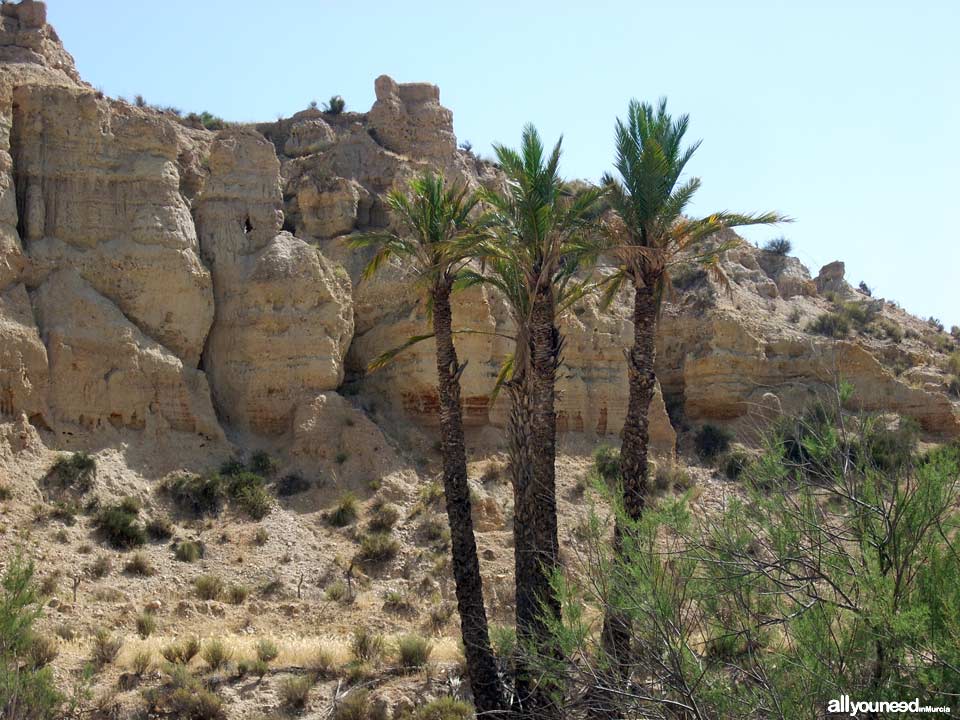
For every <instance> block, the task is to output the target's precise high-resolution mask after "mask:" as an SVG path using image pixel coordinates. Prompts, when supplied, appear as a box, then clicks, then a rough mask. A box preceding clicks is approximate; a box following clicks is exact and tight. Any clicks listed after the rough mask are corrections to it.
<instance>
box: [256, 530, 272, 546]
mask: <svg viewBox="0 0 960 720" xmlns="http://www.w3.org/2000/svg"><path fill="white" fill-rule="evenodd" d="M269 540H270V533H268V532H267V529H266V528H257V531H256V532H255V533H254V534H253V542H254V544H256V545H259V546H260V547H263V546H264V545H266V544H267V541H269Z"/></svg>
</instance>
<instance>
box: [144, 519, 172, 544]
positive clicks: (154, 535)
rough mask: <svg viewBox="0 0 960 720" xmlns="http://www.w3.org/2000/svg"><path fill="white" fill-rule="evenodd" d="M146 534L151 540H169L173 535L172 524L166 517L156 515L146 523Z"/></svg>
mask: <svg viewBox="0 0 960 720" xmlns="http://www.w3.org/2000/svg"><path fill="white" fill-rule="evenodd" d="M147 535H149V536H150V539H151V540H157V541H159V540H169V539H170V538H171V537H173V524H172V523H171V522H170V519H169V518H167V517H162V516H157V517H154V518H151V519H150V521H149V522H148V523H147Z"/></svg>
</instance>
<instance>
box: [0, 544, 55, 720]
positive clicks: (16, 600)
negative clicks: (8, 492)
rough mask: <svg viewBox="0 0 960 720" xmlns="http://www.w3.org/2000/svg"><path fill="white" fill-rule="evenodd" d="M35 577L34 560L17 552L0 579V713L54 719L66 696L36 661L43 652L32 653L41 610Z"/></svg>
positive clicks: (22, 719) (16, 718)
mask: <svg viewBox="0 0 960 720" xmlns="http://www.w3.org/2000/svg"><path fill="white" fill-rule="evenodd" d="M33 577H34V565H33V563H32V562H29V561H27V560H25V559H23V557H22V556H21V555H19V554H15V555H13V557H12V558H10V560H9V562H8V564H7V567H6V570H5V571H4V574H3V580H2V583H0V631H2V632H0V716H2V717H5V718H6V717H10V718H11V720H53V718H56V717H60V713H59V708H60V704H61V702H62V701H63V699H64V698H63V697H62V696H61V695H60V693H59V692H58V691H57V689H56V686H55V685H54V678H53V673H52V672H51V670H50V668H49V667H43V666H38V665H37V662H38V661H39V660H42V659H43V657H42V654H38V655H36V656H34V658H32V659H31V657H30V652H31V650H30V648H31V645H32V644H33V643H34V642H36V638H37V636H36V635H35V634H34V632H33V623H34V621H35V620H36V619H37V618H38V617H39V616H40V613H41V609H40V597H39V596H38V595H37V591H36V588H35V586H34V583H33ZM38 650H39V648H38V649H37V650H34V652H37V651H38ZM24 711H26V712H24ZM21 713H23V714H21Z"/></svg>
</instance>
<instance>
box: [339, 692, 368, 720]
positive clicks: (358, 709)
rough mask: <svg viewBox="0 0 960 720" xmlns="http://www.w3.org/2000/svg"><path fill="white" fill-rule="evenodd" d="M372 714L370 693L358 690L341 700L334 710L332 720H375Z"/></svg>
mask: <svg viewBox="0 0 960 720" xmlns="http://www.w3.org/2000/svg"><path fill="white" fill-rule="evenodd" d="M371 712H372V710H371V703H370V691H369V690H367V689H365V688H356V689H355V690H351V691H350V692H349V693H347V694H346V695H345V696H344V697H343V698H342V699H341V700H340V702H339V703H338V704H337V706H336V707H335V708H334V710H333V715H332V716H331V720H374V718H373V717H372V715H371Z"/></svg>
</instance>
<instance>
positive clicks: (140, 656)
mask: <svg viewBox="0 0 960 720" xmlns="http://www.w3.org/2000/svg"><path fill="white" fill-rule="evenodd" d="M152 666H153V658H152V656H151V655H150V651H149V650H141V651H140V652H138V653H137V654H136V655H134V656H133V663H132V667H133V672H134V674H135V675H136V676H137V677H143V676H144V675H146V674H147V673H148V672H150V668H151V667H152Z"/></svg>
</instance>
